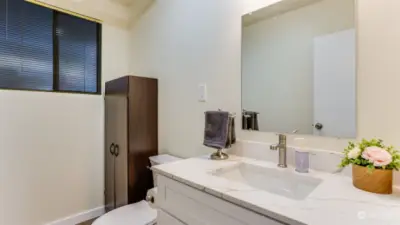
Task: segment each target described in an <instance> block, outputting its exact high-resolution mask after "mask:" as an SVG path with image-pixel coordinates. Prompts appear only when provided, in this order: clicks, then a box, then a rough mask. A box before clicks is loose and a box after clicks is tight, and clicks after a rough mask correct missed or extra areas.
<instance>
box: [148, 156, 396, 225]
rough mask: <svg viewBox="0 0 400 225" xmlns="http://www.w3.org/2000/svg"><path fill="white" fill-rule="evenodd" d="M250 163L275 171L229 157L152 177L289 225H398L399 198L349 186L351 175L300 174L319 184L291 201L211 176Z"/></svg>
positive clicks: (163, 169) (186, 163)
mask: <svg viewBox="0 0 400 225" xmlns="http://www.w3.org/2000/svg"><path fill="white" fill-rule="evenodd" d="M239 163H248V164H253V165H257V166H260V167H266V168H276V169H278V170H289V171H290V172H293V173H296V172H295V171H294V169H293V168H290V167H289V168H287V169H281V168H277V166H276V164H275V163H272V162H267V161H260V160H255V159H250V158H244V157H238V156H232V155H231V156H230V158H229V159H228V160H225V161H213V160H210V159H208V158H206V157H202V158H190V159H186V160H181V161H177V162H173V163H168V164H164V165H159V166H155V167H153V170H154V171H155V172H156V173H159V174H161V175H164V176H167V177H169V178H172V179H174V180H177V181H179V182H182V183H185V184H187V185H189V186H191V187H194V188H196V189H199V190H201V191H204V192H207V193H209V194H211V195H214V196H216V197H219V198H222V199H224V200H226V201H229V202H231V203H234V204H237V205H240V206H242V207H244V208H247V209H249V210H252V211H254V212H257V213H259V214H262V215H265V216H267V217H270V218H274V219H276V220H278V221H281V222H283V223H287V224H296V225H298V224H308V225H400V195H398V193H396V194H393V195H378V194H372V193H368V192H364V191H361V190H358V189H356V188H354V187H353V185H352V180H351V178H349V177H346V176H342V175H340V174H329V173H324V172H317V171H310V173H308V174H306V175H303V176H311V177H314V178H319V179H322V180H323V181H322V183H321V184H320V185H319V186H318V187H317V188H316V189H315V190H314V191H313V192H312V193H311V194H310V195H308V197H306V198H305V199H303V200H294V199H290V198H286V197H284V196H280V195H276V194H273V193H270V192H267V191H263V190H260V189H256V188H253V187H250V186H247V185H245V184H243V183H238V182H234V181H230V180H228V179H225V178H222V177H217V176H213V175H212V174H211V172H213V171H215V170H216V169H220V168H225V167H231V166H234V165H235V164H239Z"/></svg>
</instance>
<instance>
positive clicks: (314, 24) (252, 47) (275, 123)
mask: <svg viewBox="0 0 400 225" xmlns="http://www.w3.org/2000/svg"><path fill="white" fill-rule="evenodd" d="M246 16H249V15H246ZM354 17H355V15H354V1H353V0H323V1H321V2H317V3H314V4H311V5H308V6H305V7H301V8H299V9H296V10H293V11H290V12H287V13H285V14H282V15H279V16H277V17H275V18H270V19H266V20H262V21H259V22H258V23H255V24H251V25H249V26H246V27H244V28H243V46H242V63H243V64H242V106H243V108H244V109H246V110H250V111H256V112H259V113H260V114H259V117H258V118H259V127H260V131H269V132H273V131H275V132H286V133H287V132H291V131H293V130H295V129H297V130H299V133H301V134H312V133H313V131H314V129H313V127H312V126H311V124H313V123H314V117H313V110H314V107H313V95H314V93H313V87H314V86H313V83H314V71H313V60H314V58H313V41H314V38H316V37H319V36H322V35H326V34H331V33H336V32H338V31H342V30H347V29H350V28H354ZM354 91H355V87H354ZM282 99H285V100H284V101H282Z"/></svg>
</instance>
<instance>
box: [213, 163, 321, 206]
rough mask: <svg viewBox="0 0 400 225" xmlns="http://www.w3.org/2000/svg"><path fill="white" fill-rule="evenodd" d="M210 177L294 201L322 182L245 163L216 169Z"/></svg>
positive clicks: (306, 194)
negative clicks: (238, 183)
mask: <svg viewBox="0 0 400 225" xmlns="http://www.w3.org/2000/svg"><path fill="white" fill-rule="evenodd" d="M212 175H214V176H217V177H223V178H225V179H228V180H230V181H234V182H240V183H244V184H246V185H248V186H251V187H253V188H256V189H261V190H264V191H268V192H271V193H273V194H278V195H282V196H285V197H287V198H291V199H296V200H301V199H305V198H306V197H307V196H308V195H309V194H310V193H311V192H312V191H313V190H314V189H315V188H316V187H317V186H318V185H319V184H320V183H321V182H322V180H321V179H318V178H313V177H308V176H302V175H298V174H295V173H294V172H291V171H284V170H278V169H271V168H265V167H260V166H256V165H251V164H247V163H241V164H238V165H235V166H233V167H229V168H222V169H218V170H216V171H214V172H212Z"/></svg>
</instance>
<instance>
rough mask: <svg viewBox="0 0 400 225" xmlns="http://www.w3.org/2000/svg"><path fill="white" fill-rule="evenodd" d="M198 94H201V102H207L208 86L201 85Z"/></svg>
mask: <svg viewBox="0 0 400 225" xmlns="http://www.w3.org/2000/svg"><path fill="white" fill-rule="evenodd" d="M198 93H199V102H206V101H207V85H206V84H199V86H198Z"/></svg>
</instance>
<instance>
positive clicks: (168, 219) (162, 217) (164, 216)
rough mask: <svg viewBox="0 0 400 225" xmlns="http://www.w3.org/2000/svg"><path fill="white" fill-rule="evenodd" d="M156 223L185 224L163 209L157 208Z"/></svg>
mask: <svg viewBox="0 0 400 225" xmlns="http://www.w3.org/2000/svg"><path fill="white" fill-rule="evenodd" d="M157 225H185V224H184V223H182V222H181V221H179V220H177V219H176V218H174V217H172V216H170V215H168V213H166V212H164V211H163V210H160V209H159V210H158V212H157Z"/></svg>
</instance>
